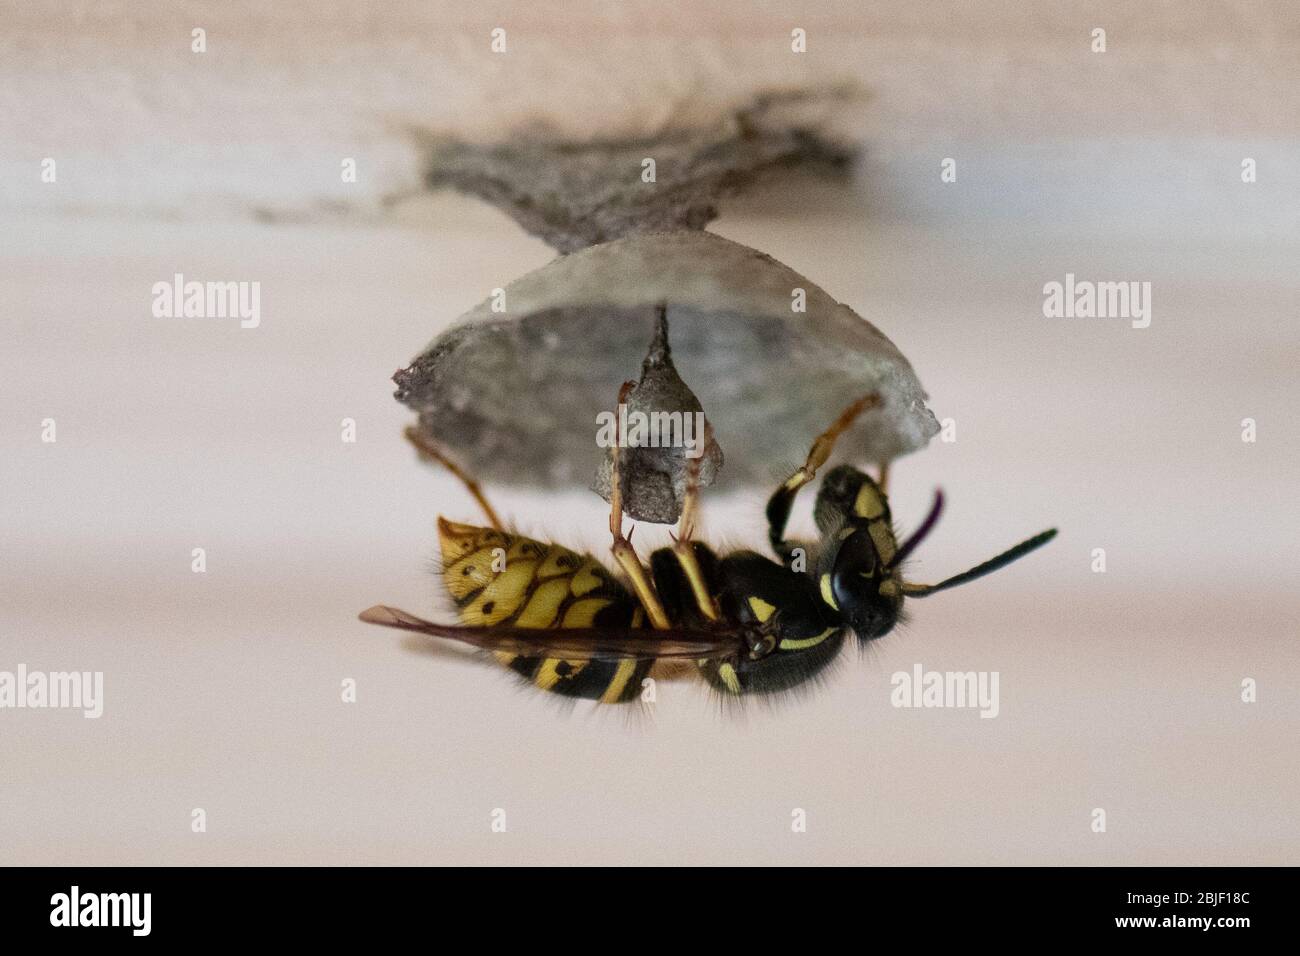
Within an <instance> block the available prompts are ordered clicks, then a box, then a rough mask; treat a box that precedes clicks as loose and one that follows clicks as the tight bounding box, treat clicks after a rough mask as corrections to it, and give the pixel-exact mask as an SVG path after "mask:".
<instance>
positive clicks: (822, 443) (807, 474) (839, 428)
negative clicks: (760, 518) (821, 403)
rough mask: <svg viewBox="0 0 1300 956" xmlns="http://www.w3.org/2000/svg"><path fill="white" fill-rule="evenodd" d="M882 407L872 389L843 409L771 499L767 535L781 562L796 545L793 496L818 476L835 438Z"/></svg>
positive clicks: (790, 555)
mask: <svg viewBox="0 0 1300 956" xmlns="http://www.w3.org/2000/svg"><path fill="white" fill-rule="evenodd" d="M879 406H880V395H879V394H878V393H876V392H872V393H871V394H870V395H864V396H863V397H862V398H860V399H858V400H857V401H856V402H854V403H853V404H852V405H850V406H849V407H848V408H846V409H844V411H843V412H841V413H840V417H839V418H837V419H835V421H834V422H833V423H832V424H831V427H830V428H828V429H826V431H824V432H822V433H821V434H820V435H818V436H817V438H816V439H815V440H814V441H813V443H812V448H810V449H809V450H808V457H807V458H806V459H804V463H803V464H802V465H800V466H799V467H798V468H797V469H796V470H795V472H794V474H792V475H791V476H790V477H789V478H787V479H786V480H785V481H784V482H783V483H782V484H781V487H779V488H777V489H776V491H775V492H773V494H772V497H771V498H769V499H768V502H767V537H768V541H770V542H771V544H772V550H773V551H775V552H776V554H777V557H779V558H780V559H781V560H782V561H784V562H786V563H787V564H789V562H790V560H791V558H792V556H793V552H794V548H795V545H793V544H792V543H791V542H789V541H787V540H786V538H785V526H786V522H788V521H789V520H790V509H791V508H792V507H793V506H794V499H795V496H796V495H797V494H799V489H800V488H802V487H803V486H804V485H806V484H808V483H809V482H811V481H812V480H813V478H815V477H817V469H819V468H820V467H821V466H822V465H824V464H826V460H827V459H828V458H830V456H831V451H833V450H834V448H835V442H836V440H837V439H838V438H839V437H840V435H842V434H844V432H846V431H848V429H849V426H851V425H852V424H853V422H854V421H855V420H856V419H857V417H858V416H859V415H861V414H862V413H863V412H865V411H866V410H867V409H869V408H877V407H879Z"/></svg>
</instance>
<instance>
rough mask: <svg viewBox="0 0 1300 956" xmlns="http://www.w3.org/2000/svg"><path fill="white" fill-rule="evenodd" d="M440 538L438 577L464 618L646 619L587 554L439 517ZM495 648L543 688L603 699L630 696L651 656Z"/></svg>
mask: <svg viewBox="0 0 1300 956" xmlns="http://www.w3.org/2000/svg"><path fill="white" fill-rule="evenodd" d="M438 538H439V541H440V542H441V545H442V559H443V570H442V578H443V583H444V585H445V586H446V588H447V591H448V593H449V594H450V595H451V597H452V598H453V600H455V602H456V605H457V609H458V613H459V616H460V619H461V622H462V623H464V624H466V625H468V626H471V627H493V626H497V625H503V626H513V627H526V628H557V627H558V628H591V627H618V628H627V627H633V628H636V627H642V626H644V619H645V615H644V612H643V611H642V610H641V607H640V605H639V604H638V603H637V601H636V599H635V598H634V597H633V596H632V595H631V594H630V593H629V592H628V591H627V589H626V588H624V587H623V585H622V584H621V583H619V581H617V580H616V579H615V578H614V577H613V576H612V575H611V574H610V573H609V571H608V569H606V568H605V566H604V565H603V564H601V563H600V562H599V561H597V560H596V559H595V558H594V557H592V556H591V555H586V554H579V553H578V552H576V551H570V550H569V549H568V548H564V547H561V546H560V545H558V544H547V543H545V542H542V541H535V540H533V539H532V538H526V537H523V536H522V535H515V534H509V533H506V532H501V531H495V530H493V529H491V528H479V527H474V526H472V525H464V524H456V523H454V522H450V521H447V520H445V519H442V518H440V519H438ZM648 636H649V635H647V637H648ZM494 656H495V657H496V659H497V660H498V661H500V662H501V663H502V664H504V665H505V666H506V667H509V668H510V669H511V670H512V671H514V672H515V673H516V674H519V675H520V676H521V677H523V678H524V679H526V680H527V681H529V682H530V683H531V684H533V685H534V686H536V687H538V688H540V689H541V690H545V691H549V692H551V693H553V694H560V695H561V696H564V697H576V698H584V699H587V700H599V701H602V702H604V703H623V702H626V701H630V700H633V699H634V698H635V697H636V696H637V694H638V693H639V691H640V689H641V680H642V679H643V678H644V677H645V676H646V674H647V673H648V672H649V670H650V666H651V664H652V663H653V662H652V661H635V660H624V661H599V660H592V661H566V660H561V659H557V658H538V657H526V656H523V655H520V654H511V653H508V652H505V651H497V652H495V653H494Z"/></svg>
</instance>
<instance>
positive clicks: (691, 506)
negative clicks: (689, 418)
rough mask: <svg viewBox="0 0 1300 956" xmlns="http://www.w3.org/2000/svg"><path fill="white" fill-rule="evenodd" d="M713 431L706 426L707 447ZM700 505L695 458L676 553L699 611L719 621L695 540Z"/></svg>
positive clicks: (688, 471)
mask: <svg viewBox="0 0 1300 956" xmlns="http://www.w3.org/2000/svg"><path fill="white" fill-rule="evenodd" d="M711 433H712V426H709V425H706V426H705V433H704V445H705V447H706V448H707V447H708V443H709V438H710V436H711ZM699 508H700V459H698V458H692V459H691V460H690V463H689V464H688V465H687V466H686V495H685V497H684V499H683V500H682V516H681V518H680V519H678V522H677V534H675V535H674V536H673V554H675V555H676V556H677V563H678V564H680V565H681V566H682V571H683V572H684V573H685V575H686V580H687V581H689V582H690V583H691V593H692V594H693V595H694V597H695V605H696V606H697V607H698V608H699V609H700V613H701V614H703V615H704V616H705V617H706V618H708V619H709V620H710V621H717V620H719V619H720V618H721V617H722V615H721V614H720V613H719V612H718V605H717V602H716V601H714V599H713V595H712V594H710V593H709V585H708V582H707V581H705V579H704V571H703V569H701V568H700V561H699V558H697V557H696V556H695V544H694V542H693V541H692V538H693V537H694V535H695V518H696V515H697V514H698V513H699Z"/></svg>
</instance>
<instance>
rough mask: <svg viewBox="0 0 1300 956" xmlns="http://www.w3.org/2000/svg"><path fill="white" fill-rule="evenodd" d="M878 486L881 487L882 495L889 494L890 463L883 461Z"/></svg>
mask: <svg viewBox="0 0 1300 956" xmlns="http://www.w3.org/2000/svg"><path fill="white" fill-rule="evenodd" d="M876 485H877V486H879V488H880V493H881V494H883V495H888V494H889V462H887V461H882V462H881V463H880V480H878V481H877V482H876Z"/></svg>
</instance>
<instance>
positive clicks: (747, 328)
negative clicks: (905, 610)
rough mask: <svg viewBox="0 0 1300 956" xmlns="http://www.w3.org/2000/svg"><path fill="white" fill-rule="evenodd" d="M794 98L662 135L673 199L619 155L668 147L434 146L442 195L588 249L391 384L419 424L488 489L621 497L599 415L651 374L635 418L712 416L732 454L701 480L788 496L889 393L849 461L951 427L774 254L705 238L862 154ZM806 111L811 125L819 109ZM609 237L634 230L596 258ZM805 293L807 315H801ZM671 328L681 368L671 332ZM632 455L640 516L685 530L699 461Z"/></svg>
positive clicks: (879, 343) (629, 467)
mask: <svg viewBox="0 0 1300 956" xmlns="http://www.w3.org/2000/svg"><path fill="white" fill-rule="evenodd" d="M790 99H791V98H790V97H787V98H785V99H782V98H766V99H765V98H760V99H759V100H758V101H756V105H755V106H753V107H751V108H750V109H749V110H748V111H747V112H742V113H737V114H729V115H728V116H727V117H724V119H723V120H722V121H720V122H719V124H717V126H715V127H712V128H709V129H705V130H702V131H701V130H696V131H688V132H685V133H678V134H673V135H665V138H664V143H663V144H662V152H661V153H660V155H661V156H664V155H669V156H672V157H673V162H672V163H671V164H666V165H671V166H672V168H674V169H676V170H677V172H676V173H675V174H674V178H672V179H671V180H670V181H671V183H672V188H671V189H667V188H666V189H663V190H660V191H654V190H653V188H652V189H651V190H649V191H648V190H647V189H645V188H644V183H642V181H641V179H640V176H639V175H638V174H639V172H640V168H639V167H637V166H633V167H632V172H631V174H629V166H628V163H627V162H623V161H622V160H626V159H627V156H629V155H640V154H642V153H645V154H649V155H654V154H655V151H656V146H655V145H654V144H644V143H637V144H635V147H634V148H633V149H632V152H631V153H628V151H627V149H628V148H627V147H625V146H620V145H619V144H599V145H592V144H587V145H586V146H584V147H573V146H567V147H564V148H560V147H556V146H555V145H554V144H552V146H551V147H550V148H548V147H546V146H545V145H538V144H536V143H531V144H530V143H523V144H522V145H519V146H517V147H506V146H498V147H492V148H484V147H469V146H461V147H459V148H452V147H449V146H448V145H447V144H446V143H441V144H440V145H439V146H438V147H437V148H436V149H434V150H433V152H432V153H431V157H432V158H431V162H433V163H434V164H435V167H436V168H435V169H433V170H431V171H430V175H429V180H430V182H431V183H435V184H451V185H454V186H457V187H458V188H461V189H464V190H465V191H469V192H475V193H477V194H479V195H482V196H484V198H487V199H489V200H490V201H493V202H496V203H497V204H498V205H501V206H502V207H503V208H505V209H506V211H508V212H510V213H511V214H512V215H514V216H515V217H516V219H518V221H519V222H520V223H521V224H522V225H524V227H525V228H528V229H530V231H534V232H537V233H538V234H540V235H542V236H543V237H544V238H546V239H547V241H548V242H551V244H552V245H554V246H556V247H557V248H559V249H561V250H573V251H568V252H567V254H565V255H561V256H560V257H559V258H558V259H556V260H554V261H553V262H551V263H549V264H548V265H546V266H543V267H542V268H540V269H538V270H536V271H534V272H531V273H529V274H527V275H525V276H522V277H520V278H518V279H516V280H514V281H513V282H511V283H509V284H508V285H506V286H505V288H504V291H505V296H504V304H505V311H504V312H500V311H498V312H494V311H493V310H492V305H493V302H492V300H490V299H489V300H486V301H484V302H483V303H482V304H480V305H479V306H478V307H477V308H475V309H473V310H471V311H470V312H469V313H467V314H466V315H464V316H462V317H461V319H460V321H459V322H457V323H456V324H455V325H454V326H453V327H452V328H451V329H449V330H448V331H446V332H444V333H443V334H442V335H440V336H438V337H437V338H436V339H435V340H434V341H433V342H432V343H430V344H429V346H428V347H427V348H426V349H425V350H424V351H423V352H422V353H421V354H420V355H419V356H417V357H416V358H415V359H414V361H412V363H411V365H410V367H408V368H406V369H404V370H403V371H401V372H398V373H397V375H395V376H394V381H395V382H396V383H397V385H398V391H397V393H396V394H397V398H398V399H399V400H400V401H402V402H403V403H405V404H406V405H407V406H409V407H410V408H411V409H413V410H414V411H415V412H417V413H418V415H419V422H418V426H417V427H418V428H419V429H420V431H421V432H422V433H423V434H424V435H425V436H426V437H428V438H429V439H431V440H432V441H433V442H435V443H436V444H438V445H440V446H441V447H442V448H443V449H444V450H446V451H448V452H449V453H451V454H452V455H453V456H455V457H457V458H459V459H460V460H461V462H462V463H463V464H464V465H466V466H467V467H468V468H469V469H470V470H471V471H473V472H475V473H476V474H477V475H478V476H479V477H480V478H482V479H483V480H485V481H489V482H492V483H496V484H507V485H511V484H512V485H530V486H542V487H566V486H567V487H593V486H594V487H595V489H596V490H597V491H599V492H600V493H601V494H602V495H603V496H605V497H606V498H608V495H609V490H610V489H609V449H608V448H605V447H602V444H601V442H600V441H599V440H598V438H599V435H600V424H601V421H602V419H601V415H602V413H606V415H608V413H612V412H615V411H616V401H617V398H618V394H619V388H620V386H621V384H622V383H623V382H625V381H628V380H637V379H638V377H639V376H640V377H641V384H640V385H639V386H638V388H637V389H636V390H634V391H633V392H632V394H631V395H630V396H629V400H628V405H629V408H630V409H632V410H636V409H641V410H661V411H680V412H683V413H688V412H692V411H696V410H700V409H702V410H703V411H704V412H705V413H706V414H707V417H708V421H709V422H710V423H711V425H712V436H713V438H714V439H715V444H711V445H710V446H709V447H708V449H707V450H706V451H705V453H704V455H703V458H701V459H700V462H699V476H700V480H701V482H702V483H703V484H709V483H716V484H717V486H718V487H719V488H720V489H722V490H726V489H736V488H741V487H753V486H758V487H761V488H763V489H768V488H771V487H773V486H774V485H775V484H776V483H777V482H779V481H780V480H782V479H783V478H785V477H787V476H788V475H789V473H790V471H791V470H792V469H793V468H795V467H797V466H798V465H799V464H800V463H802V461H803V458H804V455H805V454H807V451H808V447H809V445H810V443H811V442H812V440H813V439H814V438H815V437H816V436H817V435H818V434H819V433H820V432H821V431H822V430H823V429H825V428H826V427H827V426H828V425H829V424H830V423H831V422H832V421H833V420H834V419H835V418H836V416H837V415H838V414H839V413H840V411H842V410H843V409H844V408H845V407H846V406H848V405H849V404H850V403H851V402H853V401H854V400H856V399H858V398H860V397H861V396H863V395H864V394H866V393H868V392H872V391H877V392H879V393H880V395H881V397H882V398H883V399H884V406H883V408H881V409H879V410H877V411H873V412H870V413H868V414H867V415H864V416H863V417H862V419H861V420H860V421H859V422H858V423H857V424H856V425H855V426H854V427H853V429H852V430H851V431H850V432H848V433H846V434H845V435H844V436H843V437H842V438H841V439H840V442H839V445H838V446H837V451H838V454H840V455H841V456H843V458H844V459H846V460H851V461H856V462H859V463H864V464H867V463H870V464H874V463H878V462H882V461H888V460H890V459H893V458H896V457H898V456H900V455H903V454H906V453H908V452H911V451H915V450H917V449H919V448H922V447H924V446H925V444H926V443H927V442H928V441H929V439H930V438H931V437H932V436H933V435H934V434H935V433H936V432H937V431H938V423H937V422H936V421H935V418H934V416H933V415H932V414H931V412H930V411H929V409H928V408H926V406H925V393H924V391H923V390H922V388H921V384H920V382H919V381H918V380H917V377H916V374H915V373H914V372H913V371H912V367H911V366H910V365H909V364H908V362H907V360H906V359H905V358H904V357H903V355H902V354H901V353H900V352H899V351H898V349H897V348H896V347H895V346H894V345H893V343H892V342H890V341H889V340H888V339H887V338H886V337H885V336H884V335H883V334H882V333H881V332H880V331H878V330H877V329H876V328H875V327H874V326H872V325H871V324H870V323H868V322H867V321H866V320H864V319H863V318H862V317H861V316H859V315H857V314H856V313H855V312H853V310H851V309H849V308H848V307H846V306H843V305H841V304H839V303H838V302H836V301H835V300H834V299H832V298H831V297H830V296H829V295H827V294H826V293H825V292H824V291H823V290H822V289H820V288H818V286H817V285H816V284H814V283H813V282H812V281H810V280H809V279H807V278H805V277H803V276H801V275H799V274H798V273H796V272H794V271H793V270H792V269H790V268H788V267H786V266H784V265H782V264H781V263H779V262H777V261H776V260H774V259H772V258H771V257H770V256H767V255H764V254H763V253H762V252H759V251H757V250H754V249H750V248H748V247H746V246H743V245H740V244H738V243H735V242H731V241H729V240H727V239H723V238H721V237H720V236H717V235H714V234H712V233H708V232H704V231H703V226H704V224H705V223H706V222H707V221H708V220H709V219H710V218H712V216H713V215H714V209H713V207H712V205H711V199H712V198H713V197H714V196H716V195H719V194H721V193H724V192H726V191H727V190H728V189H732V188H735V186H736V184H737V183H738V182H741V181H744V180H745V179H746V178H747V177H748V176H750V175H752V174H756V173H757V172H758V171H760V170H762V169H764V168H767V167H770V166H773V165H776V166H785V165H790V164H792V163H797V162H800V161H802V160H811V161H813V162H816V163H820V164H825V163H826V162H827V160H828V158H830V159H831V160H832V163H831V164H832V165H835V164H836V163H838V162H839V161H840V160H842V159H843V158H844V157H845V156H847V155H848V153H847V152H846V151H845V148H844V147H843V146H842V145H838V144H837V141H836V140H835V139H834V138H833V137H831V138H827V137H821V136H819V135H817V134H816V133H815V131H812V130H810V129H808V128H806V126H803V125H799V123H798V122H796V121H795V120H794V119H791V118H790V116H788V115H786V114H785V113H783V112H782V109H781V107H782V106H788V105H789V101H790ZM793 99H794V100H796V101H797V102H799V103H800V104H801V106H802V110H801V111H798V112H797V116H798V117H800V118H801V121H803V122H806V120H807V117H808V110H807V108H806V107H807V98H806V97H803V98H800V97H798V96H796V97H793ZM512 148H513V149H516V150H517V153H512V152H511V149H512ZM575 150H576V151H577V152H578V153H580V154H581V155H582V157H583V158H582V161H581V163H580V164H579V168H578V169H576V170H575V169H573V168H570V167H568V166H566V165H565V159H564V157H565V156H570V155H572V154H574V152H575ZM593 151H595V152H593ZM625 154H626V155H625ZM601 155H606V156H607V158H608V159H609V161H608V163H607V165H606V166H605V167H602V166H601V161H600V156H601ZM449 156H450V157H452V158H450V159H449V158H448V157H449ZM475 156H477V157H478V158H479V163H478V165H477V166H476V165H475V161H474V157H475ZM539 157H541V158H540V159H539ZM538 162H541V163H542V172H541V173H539V172H538V166H537V163H538ZM439 163H441V164H442V165H441V166H437V164H439ZM548 164H549V167H548ZM550 167H553V169H552V170H551V172H549V173H548V172H547V171H546V170H547V169H548V168H550ZM602 168H604V170H605V172H604V174H603V175H604V185H603V187H602V186H601V179H600V176H601V173H600V170H601V169H602ZM476 170H477V171H476ZM629 176H631V179H629ZM593 195H597V196H599V197H600V201H599V202H597V203H595V204H593V202H592V196H593ZM656 195H657V196H658V197H659V200H658V202H659V205H658V206H657V207H654V202H655V200H654V198H653V197H654V196H656ZM543 200H544V201H543ZM647 204H649V206H650V207H653V208H652V210H651V211H649V212H648V211H647ZM647 223H648V224H649V225H647ZM647 230H650V231H647ZM611 234H613V235H619V236H620V237H619V238H614V239H612V240H610V241H601V242H599V244H596V245H588V243H590V242H592V241H596V240H599V239H601V238H603V237H606V236H609V235H611ZM799 290H802V293H800V292H799ZM799 299H802V305H803V308H804V311H797V310H796V308H794V304H795V303H796V301H798V300H799ZM661 316H662V317H663V318H664V319H666V323H665V324H666V327H667V345H668V347H669V350H670V352H671V355H670V356H668V355H667V354H666V353H664V352H663V350H662V348H661V338H662V337H657V336H656V330H657V328H658V327H659V323H660V317H661ZM652 343H654V344H653V345H652ZM656 348H659V349H660V356H659V360H655V355H656V351H655V350H656ZM643 366H644V368H643ZM718 446H720V448H721V451H719V448H718ZM623 454H624V457H623V458H622V465H623V468H622V471H623V479H624V480H623V492H624V498H625V500H624V506H625V510H626V511H627V513H628V514H629V515H631V516H632V517H634V518H637V519H639V520H643V521H655V522H663V523H667V522H671V521H674V520H675V519H676V518H677V516H678V513H679V511H680V504H681V494H682V489H683V485H684V482H685V478H686V473H687V468H688V467H689V458H688V456H687V455H686V449H684V448H681V447H672V448H639V449H626V450H625V451H624V453H623ZM724 455H725V465H723V464H722V462H723V456H724ZM720 466H721V467H720ZM593 483H594V485H593Z"/></svg>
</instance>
